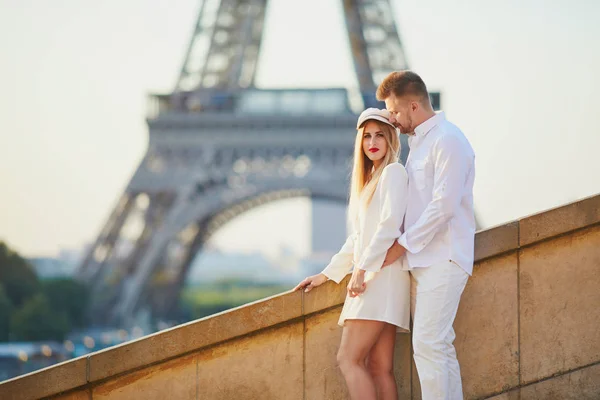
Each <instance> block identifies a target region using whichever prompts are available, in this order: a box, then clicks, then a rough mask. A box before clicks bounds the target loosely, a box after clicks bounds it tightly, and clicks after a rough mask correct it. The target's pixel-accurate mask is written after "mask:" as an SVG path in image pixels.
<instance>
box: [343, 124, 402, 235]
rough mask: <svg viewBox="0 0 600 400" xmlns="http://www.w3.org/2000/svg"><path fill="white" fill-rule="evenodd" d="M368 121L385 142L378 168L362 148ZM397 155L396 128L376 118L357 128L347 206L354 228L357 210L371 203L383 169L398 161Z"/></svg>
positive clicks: (398, 146) (398, 152)
mask: <svg viewBox="0 0 600 400" xmlns="http://www.w3.org/2000/svg"><path fill="white" fill-rule="evenodd" d="M369 121H373V122H375V123H376V124H377V125H378V126H379V129H381V132H383V135H384V138H385V141H386V143H387V151H386V153H385V156H384V157H383V160H382V162H381V164H380V165H379V167H378V168H374V164H373V161H371V160H370V159H369V157H367V155H366V154H365V152H364V150H363V136H364V131H365V126H366V125H367V123H368V122H369ZM399 155H400V139H399V138H398V133H397V132H396V129H394V128H392V127H391V126H390V125H388V124H386V123H384V122H381V121H378V120H376V119H369V120H366V121H365V122H364V123H363V124H362V125H361V126H360V127H359V128H358V130H357V132H356V140H355V142H354V162H353V164H354V165H353V167H352V178H351V180H350V202H349V207H348V218H349V222H351V223H352V225H353V227H354V229H356V228H357V227H358V224H357V223H358V212H359V210H360V209H361V208H364V209H366V208H367V207H368V206H369V204H370V203H371V199H372V198H373V194H374V193H375V189H376V188H377V183H378V182H379V178H380V177H381V173H382V172H383V169H384V168H385V167H386V166H388V165H390V164H392V163H395V162H398V156H399Z"/></svg>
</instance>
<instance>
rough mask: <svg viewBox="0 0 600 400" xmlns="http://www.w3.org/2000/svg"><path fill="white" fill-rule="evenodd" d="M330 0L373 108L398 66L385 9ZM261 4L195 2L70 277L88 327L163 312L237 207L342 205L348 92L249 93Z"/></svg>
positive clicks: (396, 42)
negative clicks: (163, 87) (138, 141)
mask: <svg viewBox="0 0 600 400" xmlns="http://www.w3.org/2000/svg"><path fill="white" fill-rule="evenodd" d="M275 1H277V0H275ZM342 2H343V10H344V13H345V20H346V28H347V33H348V40H349V45H350V48H351V52H352V55H353V60H354V69H355V72H356V76H357V78H358V83H359V86H360V88H359V89H360V93H361V97H362V102H363V105H364V106H379V107H381V103H378V102H377V101H376V100H375V97H374V93H375V90H376V84H375V83H376V82H379V81H380V80H381V79H382V78H383V77H384V76H385V75H386V74H388V73H389V72H391V71H393V70H400V69H406V68H407V62H406V58H405V55H404V51H403V47H402V44H401V41H400V37H399V35H398V32H397V29H396V26H395V23H394V20H393V17H392V15H393V13H392V10H391V7H390V3H389V1H388V0H342ZM266 7H267V0H204V1H203V2H202V6H201V9H200V12H199V16H198V19H197V22H196V26H195V31H194V34H193V36H192V39H191V41H190V46H189V48H188V51H187V53H186V57H185V60H184V62H183V66H182V69H181V73H180V76H179V79H178V81H177V85H176V87H175V89H174V91H173V92H172V93H170V94H167V95H153V96H151V98H150V99H149V100H150V102H149V108H150V116H149V117H148V121H147V122H148V127H149V137H150V140H149V146H148V150H147V153H146V155H145V157H144V158H143V160H142V161H141V163H140V165H139V167H138V169H137V171H136V172H135V174H134V176H133V177H132V179H131V181H130V182H129V184H128V186H127V188H126V189H125V192H124V193H123V195H122V196H121V198H120V200H119V201H118V204H117V205H116V207H115V208H114V210H113V211H112V213H111V215H110V217H109V218H108V221H107V222H106V224H105V226H104V228H103V229H102V231H101V232H100V234H99V235H98V237H97V239H96V241H95V243H94V244H93V245H92V246H91V248H90V250H89V253H88V254H87V256H86V258H85V260H84V261H83V262H82V264H81V266H80V268H79V269H78V277H79V278H80V279H81V280H82V281H84V282H87V283H88V284H89V285H90V288H91V292H92V293H91V294H92V304H91V310H90V315H91V317H92V320H93V321H94V322H96V323H108V324H114V323H118V324H124V325H127V324H130V323H131V321H132V320H133V318H134V316H135V315H136V313H139V312H140V310H150V312H151V314H152V315H153V316H158V317H161V316H166V315H169V313H170V312H171V311H172V310H173V308H174V307H176V305H177V299H178V296H179V291H180V289H181V287H182V285H183V283H184V281H185V278H186V275H187V272H188V270H189V267H190V264H191V261H192V260H193V258H194V256H195V255H196V254H197V253H198V252H199V251H201V249H202V246H203V244H204V243H206V241H207V240H208V239H209V238H210V236H211V235H212V234H213V233H214V232H216V231H217V230H218V229H219V228H220V227H221V226H223V225H224V224H225V223H226V222H228V221H230V220H232V219H233V218H235V217H236V216H237V215H239V214H241V213H243V212H245V211H247V210H250V209H252V208H254V207H257V206H259V205H262V204H266V203H268V202H272V201H276V200H279V199H283V198H289V197H298V196H305V197H310V198H321V199H331V200H334V201H337V202H339V203H341V204H345V203H346V201H347V192H348V177H349V173H350V161H351V157H352V151H353V142H354V140H353V138H354V135H355V123H356V118H357V116H356V115H355V113H354V112H353V111H352V109H351V108H350V106H349V98H348V93H347V91H346V89H343V88H330V89H277V90H275V89H269V90H267V89H258V88H256V87H255V86H254V78H255V74H256V68H257V60H258V55H259V53H260V47H261V41H262V32H263V24H264V17H265V11H266ZM432 100H433V102H434V105H435V106H436V107H437V105H438V104H439V94H434V96H432ZM407 151H408V146H407V145H406V142H404V146H403V154H402V156H401V157H402V159H403V160H405V159H406V153H407Z"/></svg>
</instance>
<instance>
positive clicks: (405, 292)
mask: <svg viewBox="0 0 600 400" xmlns="http://www.w3.org/2000/svg"><path fill="white" fill-rule="evenodd" d="M401 260H402V258H401V259H400V260H398V261H396V262H395V263H393V264H391V265H388V266H387V267H385V268H382V269H381V270H380V271H379V272H371V271H367V272H366V273H365V283H366V284H367V286H366V288H365V291H364V292H363V293H361V294H360V295H358V296H357V297H350V296H349V295H346V300H345V301H344V307H343V308H342V314H341V315H340V319H339V321H338V325H340V326H344V323H345V321H346V320H347V319H367V320H375V321H383V322H387V323H389V324H393V325H396V327H397V328H396V332H408V331H409V329H410V325H409V323H410V274H409V272H408V271H407V270H405V269H403V266H402V262H401Z"/></svg>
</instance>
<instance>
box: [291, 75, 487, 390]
mask: <svg viewBox="0 0 600 400" xmlns="http://www.w3.org/2000/svg"><path fill="white" fill-rule="evenodd" d="M377 99H378V100H380V101H385V105H386V109H387V110H379V109H376V108H368V109H366V110H365V111H363V112H362V113H361V115H360V116H359V118H358V122H357V135H356V142H355V150H354V166H353V170H352V180H351V185H350V203H349V207H348V210H349V213H348V215H349V218H350V222H351V226H352V232H351V235H350V236H349V237H348V239H347V240H346V242H345V243H344V245H343V246H342V249H341V250H340V251H339V252H338V253H337V254H336V255H335V256H333V257H332V259H331V262H330V263H329V265H327V267H326V268H325V269H324V270H323V271H322V272H321V273H320V274H317V275H313V276H310V277H308V278H306V279H304V280H303V281H302V282H300V283H299V284H298V286H296V290H300V289H303V290H305V291H307V292H308V291H310V290H311V289H312V288H314V287H316V286H319V285H321V284H323V283H324V282H326V281H327V280H333V281H335V282H336V283H340V282H341V281H342V279H343V278H344V277H345V276H346V274H348V273H349V272H350V271H352V276H351V278H350V281H349V283H348V287H347V292H348V293H347V296H346V300H345V302H344V307H343V309H342V313H341V315H340V319H339V325H340V326H342V327H343V332H342V339H341V343H340V347H339V350H338V354H337V361H338V365H339V368H340V370H341V372H342V374H343V376H344V379H345V381H346V385H347V387H348V391H349V393H350V397H351V399H353V400H375V399H379V400H388V399H397V398H398V397H397V396H398V395H397V387H396V382H395V379H394V374H393V354H394V345H395V339H396V333H397V332H408V331H409V330H410V329H412V343H413V351H414V360H415V364H416V367H417V372H418V375H419V380H420V383H421V390H422V398H423V400H433V399H436V400H437V399H446V400H459V399H462V398H463V395H462V384H461V377H460V368H459V365H458V361H457V359H456V352H455V349H454V346H453V342H454V338H455V335H454V329H453V327H452V324H453V322H454V318H455V316H456V311H457V309H458V304H459V301H460V297H461V294H462V292H463V289H464V287H465V285H466V283H467V279H468V277H469V276H470V275H471V273H472V270H473V251H474V234H475V217H474V212H473V181H474V176H475V166H474V158H475V156H474V153H473V150H472V148H471V146H470V144H469V142H468V141H467V139H466V138H465V136H464V135H463V133H462V132H461V131H460V129H459V128H457V127H456V126H455V125H453V124H452V123H450V122H449V121H447V120H446V118H445V115H444V113H443V112H440V113H436V112H434V110H433V108H432V106H431V103H430V100H429V94H428V92H427V88H426V86H425V83H424V82H423V80H422V79H421V78H420V77H419V76H418V75H417V74H415V73H414V72H411V71H400V72H393V73H391V74H390V75H388V76H387V77H386V78H385V79H384V80H383V82H382V83H381V84H380V85H379V88H378V89H377ZM397 129H398V130H399V131H400V133H401V134H406V135H408V143H409V146H410V152H409V155H408V159H407V162H406V168H405V167H404V166H402V164H400V163H399V162H398V156H399V154H400V140H399V139H398V134H397V131H396V130H397ZM411 317H412V327H411V325H410V319H411Z"/></svg>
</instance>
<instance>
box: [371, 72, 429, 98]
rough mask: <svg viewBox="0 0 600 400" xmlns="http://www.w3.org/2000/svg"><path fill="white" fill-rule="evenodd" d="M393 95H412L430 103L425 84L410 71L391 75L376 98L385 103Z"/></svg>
mask: <svg viewBox="0 0 600 400" xmlns="http://www.w3.org/2000/svg"><path fill="white" fill-rule="evenodd" d="M391 94H394V95H395V96H396V97H404V96H408V95H411V96H415V97H418V98H419V99H421V100H422V101H426V102H429V93H428V92H427V86H425V82H423V79H421V77H420V76H419V75H417V74H416V73H414V72H412V71H409V70H405V71H394V72H392V73H390V74H389V75H388V76H386V77H385V79H384V80H383V82H381V84H380V85H379V87H378V88H377V94H376V96H377V100H379V101H385V99H387V98H388V97H390V95H391Z"/></svg>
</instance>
